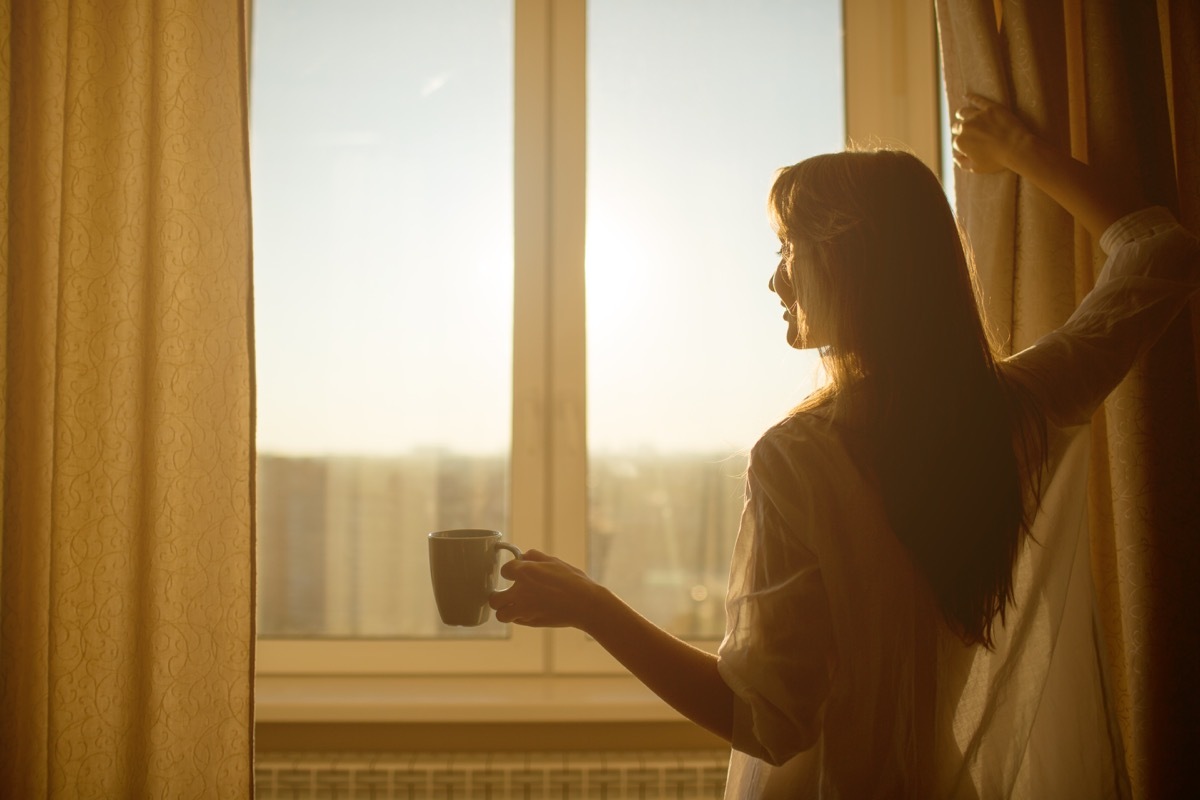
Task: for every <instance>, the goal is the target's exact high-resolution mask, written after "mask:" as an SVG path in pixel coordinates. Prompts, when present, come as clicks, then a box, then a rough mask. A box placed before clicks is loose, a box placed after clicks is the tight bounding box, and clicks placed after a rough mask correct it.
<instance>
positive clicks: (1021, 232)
mask: <svg viewBox="0 0 1200 800" xmlns="http://www.w3.org/2000/svg"><path fill="white" fill-rule="evenodd" d="M1197 5H1198V4H1195V3H1194V2H1193V0H1159V2H1158V3H1157V4H1156V3H1154V2H1126V1H1125V0H1004V1H1003V2H1002V1H1001V0H995V2H993V0H937V12H938V30H939V35H940V38H941V46H942V58H943V63H944V74H945V79H946V90H947V98H948V102H949V104H950V107H951V108H955V107H957V106H958V105H960V104H961V103H962V100H963V97H964V94H965V92H967V91H974V92H977V93H980V94H984V95H987V96H990V97H993V98H996V99H999V100H1001V101H1004V102H1007V103H1009V104H1010V105H1011V106H1012V107H1013V108H1015V109H1016V110H1017V111H1018V112H1019V113H1020V115H1021V116H1022V117H1023V118H1024V119H1025V120H1026V121H1027V122H1029V123H1030V124H1031V125H1032V126H1033V127H1034V128H1035V129H1036V130H1037V131H1038V132H1039V133H1040V134H1041V135H1042V136H1043V137H1044V138H1046V139H1048V140H1049V141H1051V142H1053V143H1055V144H1057V145H1058V146H1059V147H1061V148H1062V149H1063V150H1069V151H1070V152H1072V153H1073V154H1074V155H1075V156H1077V157H1079V158H1082V159H1084V160H1086V161H1089V162H1090V163H1092V164H1094V165H1096V166H1098V167H1100V168H1102V169H1103V170H1105V171H1107V172H1108V173H1109V174H1110V175H1111V176H1112V178H1113V179H1114V180H1116V181H1119V182H1120V184H1121V185H1122V186H1123V187H1124V188H1125V190H1126V191H1128V192H1129V193H1131V195H1133V196H1138V197H1141V198H1143V199H1144V200H1146V201H1148V202H1151V203H1158V204H1162V205H1166V206H1168V207H1169V208H1171V209H1172V210H1173V211H1175V212H1176V213H1177V214H1178V215H1180V218H1181V220H1182V221H1183V222H1184V224H1185V225H1187V226H1188V227H1189V228H1191V229H1192V230H1193V231H1197V230H1200V196H1198V194H1197V193H1198V192H1200V180H1198V178H1200V175H1198V172H1200V162H1198V160H1197V159H1198V158H1200V129H1198V126H1197V105H1198V103H1200V60H1198V59H1197V58H1196V55H1195V54H1196V53H1197V52H1198V50H1197V48H1198V47H1200V13H1198V12H1200V9H1198V8H1197ZM955 178H956V181H957V184H956V186H957V194H958V198H957V199H958V208H959V212H960V215H961V216H962V217H963V220H964V224H965V225H966V227H967V231H968V234H969V236H970V238H971V241H972V244H973V246H974V248H975V251H976V257H977V259H978V261H979V265H980V269H981V273H982V281H983V284H984V288H985V291H986V293H987V301H988V314H989V317H990V320H991V321H992V322H993V323H994V324H996V325H997V326H998V327H999V328H1000V329H1001V331H1002V332H1003V333H1004V334H1005V335H1006V336H1007V337H1008V339H1009V342H1010V345H1011V347H1012V349H1013V350H1019V349H1021V348H1023V347H1025V346H1027V345H1029V344H1030V343H1032V342H1033V341H1034V340H1035V339H1037V338H1038V337H1039V336H1041V335H1042V334H1044V333H1046V332H1047V331H1049V330H1051V329H1053V328H1054V327H1055V326H1057V325H1058V324H1060V323H1061V322H1063V321H1064V320H1065V319H1066V317H1067V316H1068V314H1069V313H1070V311H1071V309H1072V308H1073V307H1074V305H1075V304H1076V302H1078V300H1079V299H1080V298H1081V297H1082V295H1083V294H1084V293H1086V291H1087V290H1088V289H1089V288H1090V286H1091V284H1092V278H1093V275H1094V274H1095V271H1096V270H1097V269H1098V268H1099V266H1100V265H1101V264H1102V263H1103V262H1102V259H1101V254H1100V253H1099V252H1098V248H1097V247H1095V244H1094V242H1092V241H1091V240H1090V239H1089V237H1088V236H1087V235H1086V233H1084V232H1083V231H1082V230H1081V229H1079V228H1077V227H1076V226H1074V225H1073V223H1072V222H1071V220H1070V218H1069V217H1068V216H1067V215H1066V214H1065V213H1064V212H1063V211H1061V210H1060V209H1058V208H1057V207H1056V206H1055V205H1054V204H1053V203H1052V202H1051V201H1050V200H1049V199H1048V198H1047V197H1045V196H1044V195H1042V194H1041V193H1040V192H1038V191H1037V190H1035V189H1033V188H1032V187H1030V186H1028V185H1025V184H1023V183H1022V182H1020V181H1019V180H1017V179H1016V178H1015V177H1013V176H1011V175H1009V176H1003V177H997V176H976V175H970V174H965V173H962V172H958V173H957V174H956V176H955ZM1197 332H1200V311H1198V310H1197V309H1196V308H1195V307H1194V308H1193V309H1192V312H1191V313H1190V314H1185V315H1184V317H1183V318H1181V319H1179V320H1177V321H1176V323H1175V324H1174V325H1172V327H1171V328H1170V329H1169V330H1168V331H1167V333H1166V334H1165V335H1164V336H1163V338H1162V340H1160V341H1159V343H1158V344H1157V345H1156V346H1155V347H1154V348H1153V349H1152V351H1151V352H1150V353H1148V354H1147V356H1146V357H1145V358H1143V359H1142V360H1141V361H1140V362H1139V363H1138V364H1137V366H1136V367H1135V368H1134V370H1133V372H1132V373H1131V374H1130V375H1129V377H1128V378H1127V379H1126V380H1125V382H1124V383H1123V384H1122V385H1121V386H1120V387H1119V389H1118V390H1117V391H1116V392H1115V393H1114V394H1113V396H1112V397H1111V398H1110V399H1109V401H1108V402H1107V403H1106V405H1105V407H1104V409H1103V410H1102V411H1101V412H1100V413H1099V414H1098V415H1097V418H1096V419H1095V420H1094V421H1093V424H1092V460H1091V475H1090V486H1089V506H1090V507H1089V515H1090V524H1091V537H1092V568H1093V569H1092V571H1093V577H1094V581H1095V587H1096V602H1097V606H1098V609H1099V613H1098V617H1099V620H1098V624H1099V625H1100V626H1101V630H1102V634H1103V641H1104V642H1105V644H1106V648H1107V653H1106V655H1107V664H1108V667H1109V683H1110V687H1111V691H1112V692H1113V694H1114V696H1115V698H1116V701H1117V708H1118V713H1119V715H1120V722H1121V729H1122V731H1121V732H1122V736H1123V738H1124V740H1125V752H1126V759H1127V764H1128V767H1129V770H1130V776H1131V781H1132V784H1133V789H1134V793H1135V795H1136V796H1139V797H1150V798H1158V797H1185V796H1188V797H1196V796H1200V788H1198V787H1200V783H1198V781H1200V770H1197V769H1195V766H1194V764H1193V762H1194V760H1195V757H1196V752H1197V741H1196V739H1197V734H1196V732H1197V731H1198V730H1200V726H1198V725H1197V723H1196V720H1197V719H1200V682H1198V681H1197V677H1198V676H1200V637H1197V635H1196V632H1195V631H1196V620H1197V619H1200V591H1197V590H1196V582H1197V576H1200V535H1198V534H1200V488H1198V487H1200V390H1198V388H1197V387H1198V384H1197V376H1198V370H1197V364H1198V363H1200V362H1198V349H1197V346H1196V344H1197V341H1200V336H1197Z"/></svg>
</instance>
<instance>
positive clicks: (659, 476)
mask: <svg viewBox="0 0 1200 800" xmlns="http://www.w3.org/2000/svg"><path fill="white" fill-rule="evenodd" d="M874 5H876V4H875V3H871V2H867V0H847V2H846V4H845V7H844V8H843V4H842V3H841V2H839V0H825V2H822V3H789V2H767V0H761V1H760V2H740V0H739V2H731V1H729V0H725V1H723V2H722V1H718V0H705V1H704V2H696V0H691V1H689V2H684V1H683V0H653V1H652V2H648V1H647V0H636V2H635V1H634V0H591V2H590V3H586V4H585V3H584V2H583V0H557V1H556V2H550V1H549V0H513V1H512V2H495V0H455V1H454V2H444V3H427V2H426V3H417V2H404V3H399V2H391V1H390V0H357V2H353V3H337V4H334V3H323V2H317V0H310V2H295V0H287V1H286V2H285V0H255V4H254V25H253V32H254V41H253V45H252V62H251V63H252V71H251V76H252V82H251V101H252V114H251V146H252V174H253V180H254V184H253V188H254V214H255V242H256V252H255V273H256V274H255V296H256V328H257V349H258V357H257V369H258V392H259V401H258V408H259V473H258V475H259V477H258V481H259V515H258V529H259V632H260V640H261V641H260V647H259V659H258V660H259V671H260V673H261V674H266V675H271V674H278V675H283V674H304V673H315V674H364V673H376V674H379V673H385V674H406V673H407V674H429V673H437V674H447V673H462V674H470V673H475V672H488V673H527V674H545V673H546V672H547V670H549V671H550V672H552V673H562V674H571V673H596V672H606V671H609V670H611V669H613V665H612V664H611V663H610V662H608V661H607V660H606V657H605V656H604V655H603V654H602V653H600V652H599V650H598V648H596V647H595V646H594V644H593V643H591V642H588V641H587V640H586V638H585V637H583V636H582V635H579V634H577V632H572V631H557V632H542V631H533V630H528V629H522V628H516V627H513V628H511V629H509V627H508V626H502V625H499V624H497V623H494V622H492V623H489V624H488V625H485V626H482V627H480V628H478V629H457V628H447V627H446V626H443V625H442V624H441V623H440V621H439V620H438V618H437V614H436V610H435V609H434V607H433V602H432V594H431V590H430V588H429V580H428V568H427V562H426V555H425V541H424V539H425V533H426V532H428V531H430V530H436V529H439V528H449V527H486V528H499V529H500V530H503V531H504V532H505V534H506V538H508V539H509V540H511V541H514V542H515V543H517V544H518V545H521V546H523V547H538V548H539V549H546V550H549V551H551V552H554V553H556V554H559V555H562V556H563V557H564V558H567V559H568V560H570V561H573V562H574V563H577V564H581V565H586V566H587V568H588V569H589V570H590V571H591V572H592V574H593V575H595V576H596V577H598V578H600V579H601V580H602V581H603V582H605V583H606V584H607V585H609V586H611V587H613V588H614V589H615V590H616V591H617V592H618V593H619V594H621V595H622V596H623V597H625V598H626V599H627V600H629V601H630V602H631V603H632V604H633V605H635V606H636V607H637V608H639V610H641V611H642V612H643V613H645V614H646V615H647V616H649V617H650V618H651V619H654V620H655V621H656V622H659V623H660V624H663V625H665V626H667V627H668V628H670V629H671V630H673V631H674V632H676V633H677V634H680V635H683V636H686V637H689V638H693V639H696V640H698V641H707V642H708V643H709V644H708V646H715V639H716V638H717V637H719V635H720V634H721V629H722V625H723V606H722V599H723V595H724V581H725V570H726V569H727V566H728V561H729V552H730V549H731V547H732V536H733V534H734V533H735V532H736V526H737V518H738V515H739V514H740V511H741V478H740V475H741V472H742V470H743V469H744V466H745V454H746V452H747V451H748V449H749V447H750V445H751V444H753V442H754V440H755V438H756V437H757V436H758V434H760V433H761V432H762V431H763V430H764V429H765V428H766V427H768V426H769V425H770V424H771V423H772V422H774V421H775V420H776V419H778V418H779V416H781V414H782V413H784V412H785V411H786V410H787V409H788V408H789V407H790V406H791V405H794V404H795V403H796V402H798V401H799V400H800V399H802V397H803V396H804V394H806V392H807V390H808V388H810V387H811V386H812V383H813V381H814V380H815V378H816V370H817V363H816V359H815V357H814V355H813V354H810V353H798V352H796V351H793V350H791V349H790V348H788V347H787V346H786V344H785V342H784V335H783V334H784V326H783V323H782V321H781V320H780V319H778V315H777V314H776V313H775V311H774V310H773V309H776V308H777V302H778V301H777V300H776V299H774V298H773V297H772V295H770V294H769V293H768V291H767V279H768V277H769V276H770V274H771V272H772V270H773V269H774V265H775V256H774V251H775V249H776V248H777V243H776V242H775V241H774V238H773V236H772V234H771V231H770V229H769V227H768V225H767V221H766V212H765V199H766V193H767V189H768V188H769V186H770V181H771V178H772V172H773V170H774V169H776V168H777V167H780V166H783V165H785V164H788V163H791V162H794V161H796V160H799V159H800V158H803V157H805V156H806V155H810V154H814V153H817V152H823V151H828V150H834V149H838V148H839V147H840V146H841V145H842V143H843V141H844V140H845V138H846V136H847V133H849V135H850V136H851V137H856V136H859V134H858V133H857V132H856V130H859V131H866V132H868V133H871V132H874V131H877V130H886V131H892V132H893V134H895V133H896V132H898V135H892V136H891V137H890V138H891V139H892V140H897V139H899V140H904V141H910V142H911V141H913V139H914V138H919V137H914V136H913V135H912V129H914V127H916V128H920V127H921V126H922V125H925V123H924V122H920V124H919V125H918V124H916V123H914V121H913V120H914V119H915V118H917V117H919V114H917V112H915V111H913V107H914V103H913V102H912V97H909V98H908V100H907V101H906V100H905V99H904V98H900V99H899V100H897V99H896V98H894V97H889V96H888V95H887V94H886V91H885V90H884V89H883V88H881V86H879V85H876V84H879V83H880V81H879V80H878V76H879V75H882V74H886V73H887V71H888V70H890V69H892V68H894V66H895V64H896V63H903V62H902V61H901V62H897V61H896V59H895V58H892V59H891V60H890V61H888V60H887V59H888V58H889V56H888V54H889V53H892V52H893V51H895V52H900V53H901V55H902V56H903V54H904V53H908V52H919V51H920V49H921V48H922V47H925V46H926V45H922V44H921V41H922V40H921V36H920V35H918V34H920V32H921V30H922V28H921V26H922V25H924V26H925V27H926V28H927V30H926V31H925V34H927V35H928V38H929V39H930V41H931V40H932V20H931V12H928V9H925V10H924V12H923V13H924V17H921V16H920V13H917V12H909V11H906V12H904V13H905V14H908V15H909V16H907V17H904V23H905V24H904V25H896V26H889V22H888V20H889V19H891V18H890V17H889V16H888V14H891V13H895V10H894V4H893V5H889V8H890V9H891V11H888V12H887V13H881V12H879V11H878V10H877V9H874ZM918 5H920V4H918V3H916V2H915V0H912V6H913V8H916V7H917V6H918ZM914 20H916V21H914ZM893 21H894V20H893ZM855 26H858V27H857V28H855ZM843 28H845V30H846V39H845V41H846V47H845V50H843V47H842V42H843V38H842V31H843ZM854 30H861V31H863V32H862V33H861V35H852V32H853V31H854ZM897 31H900V32H899V33H898V32H897ZM923 35H924V34H923ZM876 40H878V41H876ZM880 42H882V43H883V44H882V45H881V44H880ZM925 55H927V56H928V59H929V61H930V64H932V59H933V54H932V46H931V45H928V51H927V53H925V54H924V55H921V56H919V57H917V58H916V59H915V61H916V63H918V64H921V63H923V61H924V57H925ZM880 64H883V66H880ZM871 72H876V73H877V75H876V76H875V79H872V78H871V77H869V76H870V73H871ZM912 72H913V73H914V75H913V76H909V77H908V82H907V83H905V82H898V81H896V80H892V81H889V82H886V84H887V85H888V86H891V87H892V88H893V89H895V88H896V87H897V86H899V87H900V89H901V90H903V92H909V93H910V94H911V93H912V92H913V91H914V90H912V89H911V86H913V85H919V84H920V81H921V80H922V79H921V78H920V75H919V74H918V73H919V70H916V69H913V70H912ZM843 73H844V74H845V81H843ZM855 75H857V76H858V77H857V78H855V77H854V76H855ZM855 80H857V81H858V83H857V84H855V83H854V81H855ZM928 83H929V85H928V86H927V87H925V88H920V89H918V90H915V91H916V92H917V94H920V95H921V96H922V97H925V100H928V101H929V102H930V103H933V97H934V85H933V82H932V80H929V81H928ZM855 85H858V86H860V87H868V86H873V88H872V89H864V90H862V91H857V90H855V89H854V88H853V87H854V86H855ZM872 91H874V92H875V94H874V95H871V92H872ZM926 95H927V97H926ZM864 96H865V97H866V100H865V101H864ZM871 96H874V97H875V98H876V101H878V98H879V97H880V96H884V97H887V98H888V103H884V104H882V105H888V104H889V103H890V105H891V106H894V107H897V108H903V109H906V113H904V114H901V115H898V116H897V117H896V119H891V118H887V117H886V114H885V122H884V123H880V122H879V115H878V113H877V111H878V109H877V107H878V106H880V105H881V104H880V103H879V102H874V103H872V101H871V100H870V97H871ZM844 98H845V102H843V100H844ZM922 102H924V101H922ZM930 107H931V108H932V109H934V110H933V112H932V113H930V114H929V117H930V119H929V120H928V127H929V128H930V130H932V129H933V128H934V127H935V126H936V123H937V119H936V105H931V106H930ZM856 108H869V109H875V111H872V112H871V113H872V114H874V116H870V117H869V119H868V122H867V123H865V124H864V123H862V122H860V121H856V117H855V114H856V112H855V109H856ZM885 111H886V109H885ZM889 119H891V121H888V120H889ZM897 119H898V120H899V121H898V122H897V121H896V120H897ZM887 125H890V126H891V128H887ZM922 135H924V134H922ZM933 135H936V134H933ZM930 149H931V152H932V150H933V146H932V145H931V146H930ZM919 152H920V151H919Z"/></svg>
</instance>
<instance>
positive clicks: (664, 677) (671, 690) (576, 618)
mask: <svg viewBox="0 0 1200 800" xmlns="http://www.w3.org/2000/svg"><path fill="white" fill-rule="evenodd" d="M501 574H502V575H503V576H504V577H506V578H508V579H510V580H512V581H513V585H512V586H511V587H509V588H508V589H505V590H503V591H500V592H494V593H493V594H492V597H491V601H490V603H491V606H492V608H494V609H495V610H496V619H497V620H499V621H500V622H515V623H517V624H519V625H530V626H534V627H551V628H563V627H571V628H578V629H579V630H581V631H583V632H584V633H586V634H588V635H589V636H591V637H592V638H593V639H595V640H596V641H597V642H599V644H600V646H601V647H603V648H604V649H605V650H607V651H608V652H609V654H611V655H612V656H613V658H615V659H617V661H619V662H621V664H622V666H624V667H625V668H626V669H628V670H629V671H630V672H631V673H633V675H634V677H636V678H637V679H638V680H640V681H641V682H642V683H644V684H645V685H646V687H647V688H649V689H650V691H652V692H654V693H655V694H656V695H658V696H659V697H661V698H662V699H663V700H664V701H666V703H667V704H668V705H670V706H671V707H672V708H674V709H675V710H676V711H678V712H679V713H680V714H683V715H684V716H685V717H687V718H688V719H690V720H692V721H693V722H695V723H696V724H697V725H700V726H701V727H702V728H705V729H706V730H708V731H711V732H712V733H714V734H716V735H717V736H720V737H721V738H722V739H724V740H725V741H727V742H728V741H730V740H731V739H732V738H733V713H734V694H733V691H732V690H731V689H730V688H729V686H728V685H727V684H726V683H725V681H724V679H722V677H721V675H720V673H719V672H718V671H717V657H716V656H714V655H712V654H711V653H706V652H705V651H703V650H700V649H698V648H696V647H692V646H691V645H690V644H688V643H687V642H684V641H682V640H680V639H677V638H675V637H674V636H672V635H671V634H669V633H667V632H666V631H664V630H663V629H661V628H659V627H658V626H656V625H655V624H654V623H652V622H650V621H649V620H648V619H646V618H645V617H643V616H642V615H641V614H639V613H637V612H636V611H634V610H633V609H632V608H630V607H629V606H628V605H626V604H625V603H624V602H623V601H622V600H621V599H620V598H619V597H617V596H616V595H615V594H613V593H612V592H610V591H609V590H608V589H606V588H604V587H603V586H601V585H600V584H598V583H596V582H595V581H593V580H592V579H591V578H589V577H588V576H587V574H585V573H584V572H583V571H582V570H579V569H577V568H575V567H573V566H571V565H570V564H567V563H566V562H565V561H561V560H559V559H557V558H553V557H552V556H548V555H545V554H544V553H539V552H538V551H537V550H527V551H525V555H524V557H523V558H522V559H521V560H519V561H509V562H507V563H506V564H505V565H504V566H503V568H502V569H501Z"/></svg>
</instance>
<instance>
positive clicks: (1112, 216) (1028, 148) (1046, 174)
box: [952, 94, 1141, 239]
mask: <svg viewBox="0 0 1200 800" xmlns="http://www.w3.org/2000/svg"><path fill="white" fill-rule="evenodd" d="M954 120H955V121H954V125H953V128H952V133H953V137H954V162H955V163H956V164H958V166H959V167H961V168H962V169H965V170H967V171H969V172H998V171H1000V170H1002V169H1010V170H1012V171H1013V172H1015V173H1017V174H1018V175H1020V176H1021V177H1022V178H1025V179H1026V180H1028V181H1030V182H1031V183H1033V184H1034V185H1035V186H1037V187H1038V188H1039V189H1041V190H1042V191H1043V192H1045V193H1046V194H1048V195H1049V196H1050V197H1051V198H1053V199H1054V201H1055V202H1057V203H1058V204H1059V205H1061V206H1062V207H1063V208H1065V209H1066V210H1067V211H1068V212H1069V213H1070V214H1071V215H1072V216H1073V217H1075V219H1076V220H1078V221H1079V223H1080V224H1082V225H1083V226H1084V227H1085V228H1087V230H1088V232H1089V233H1091V234H1092V236H1094V237H1095V238H1097V239H1098V238H1100V236H1101V235H1102V234H1103V233H1104V232H1105V231H1106V230H1108V227H1109V226H1110V225H1112V224H1113V223H1114V222H1116V221H1117V220H1118V219H1120V218H1121V217H1123V216H1125V215H1126V214H1128V213H1130V212H1132V211H1136V210H1137V209H1138V208H1139V207H1140V205H1141V204H1140V203H1139V202H1138V198H1131V197H1127V196H1123V195H1122V193H1120V192H1119V191H1118V190H1117V189H1116V187H1115V186H1113V185H1112V184H1111V183H1109V182H1107V181H1106V180H1105V179H1104V178H1103V176H1102V175H1100V174H1099V173H1098V172H1097V170H1096V169H1095V168H1093V167H1091V166H1089V165H1088V164H1085V163H1083V162H1082V161H1077V160H1076V159H1074V158H1071V156H1069V155H1067V154H1066V153H1062V152H1059V151H1058V150H1056V149H1055V148H1053V147H1051V146H1050V145H1049V144H1047V143H1046V142H1044V141H1043V140H1041V139H1039V138H1038V137H1037V136H1035V135H1034V134H1033V132H1032V131H1030V130H1029V128H1027V127H1026V126H1025V124H1024V123H1022V122H1021V120H1019V119H1018V118H1017V116H1016V115H1015V114H1013V112H1011V111H1009V110H1008V109H1007V108H1005V107H1004V106H1002V105H1000V104H999V103H996V102H993V101H992V100H989V99H988V98H986V97H981V96H979V95H974V94H973V95H969V97H968V102H967V105H965V106H963V107H962V108H960V109H958V111H956V112H955V114H954Z"/></svg>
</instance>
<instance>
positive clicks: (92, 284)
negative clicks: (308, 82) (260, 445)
mask: <svg viewBox="0 0 1200 800" xmlns="http://www.w3.org/2000/svg"><path fill="white" fill-rule="evenodd" d="M5 6H6V7H5V12H4V19H3V22H2V24H3V26H4V29H3V33H4V34H5V35H4V36H3V49H2V58H3V81H2V83H3V88H2V89H0V92H3V96H2V97H0V102H3V103H4V108H5V112H6V113H5V114H4V121H5V123H6V126H7V127H6V128H4V129H3V130H0V136H3V141H4V142H5V146H4V147H3V148H0V150H2V151H3V154H2V155H0V169H2V170H3V174H2V175H0V211H2V212H3V214H4V224H3V226H2V227H0V237H3V238H2V239H0V254H2V257H3V271H4V278H3V281H0V286H2V287H3V288H2V289H0V291H2V292H3V294H2V295H0V314H2V315H3V316H2V319H0V336H2V337H3V340H2V343H3V349H2V352H0V358H2V359H3V361H2V362H0V365H2V367H3V371H2V378H0V470H2V475H3V480H2V481H0V485H2V487H3V488H2V490H0V491H2V492H3V495H2V496H0V499H2V502H3V529H2V531H0V537H2V539H0V695H2V697H3V707H4V709H5V713H4V714H3V715H0V752H3V753H4V757H3V758H2V759H0V796H4V797H14V798H16V797H106V798H107V797H171V798H177V797H217V796H220V797H239V796H250V795H251V794H252V792H253V788H252V779H253V778H252V776H253V764H252V724H253V709H252V687H253V654H254V613H253V602H254V598H253V568H254V549H253V463H254V458H253V457H254V452H253V419H252V412H253V393H252V372H251V358H252V343H251V327H250V326H251V310H250V300H251V295H250V288H251V275H250V218H249V214H250V204H249V183H248V169H247V163H248V158H247V117H246V107H247V106H246V59H245V53H246V50H245V10H244V8H243V4H242V2H240V1H239V0H173V2H170V3H165V2H159V1H157V0H124V2H98V1H93V2H79V1H75V2H71V1H70V0H37V2H33V1H32V0H14V2H12V3H11V4H9V3H6V4H5Z"/></svg>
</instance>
